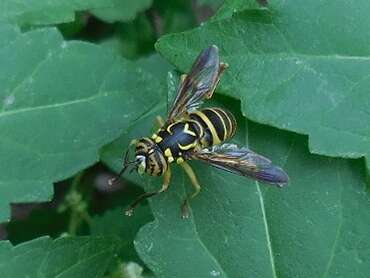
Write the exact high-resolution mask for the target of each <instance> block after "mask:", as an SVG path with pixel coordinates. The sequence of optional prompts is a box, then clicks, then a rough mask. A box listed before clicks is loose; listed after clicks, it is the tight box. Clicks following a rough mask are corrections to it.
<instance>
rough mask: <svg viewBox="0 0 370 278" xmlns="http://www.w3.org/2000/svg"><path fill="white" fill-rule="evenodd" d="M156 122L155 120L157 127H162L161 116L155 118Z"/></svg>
mask: <svg viewBox="0 0 370 278" xmlns="http://www.w3.org/2000/svg"><path fill="white" fill-rule="evenodd" d="M156 120H157V124H158V125H159V128H161V127H162V126H164V120H163V118H162V117H161V116H157V117H156Z"/></svg>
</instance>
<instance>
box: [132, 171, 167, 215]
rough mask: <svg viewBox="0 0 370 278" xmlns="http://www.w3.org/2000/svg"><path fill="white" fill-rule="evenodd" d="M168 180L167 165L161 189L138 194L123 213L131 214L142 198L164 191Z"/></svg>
mask: <svg viewBox="0 0 370 278" xmlns="http://www.w3.org/2000/svg"><path fill="white" fill-rule="evenodd" d="M170 180H171V169H170V167H168V169H167V171H166V172H165V173H164V174H163V184H162V187H161V189H160V190H158V191H153V192H145V193H144V194H142V195H140V196H139V197H138V198H137V199H136V200H135V201H133V202H132V203H131V205H130V206H129V207H128V208H127V209H126V211H125V214H126V215H127V216H132V215H133V213H134V210H135V208H136V207H137V205H138V204H139V203H140V202H141V201H143V200H145V199H147V198H150V197H152V196H154V195H157V194H159V193H162V192H165V191H166V190H167V189H168V187H169V185H170Z"/></svg>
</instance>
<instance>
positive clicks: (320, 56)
mask: <svg viewBox="0 0 370 278" xmlns="http://www.w3.org/2000/svg"><path fill="white" fill-rule="evenodd" d="M184 33H185V32H184ZM176 35H178V34H176ZM168 36H169V37H171V36H172V35H168ZM281 36H283V35H281ZM165 37H166V36H164V38H165ZM282 38H283V39H284V38H285V37H284V36H283V37H282ZM160 41H161V39H159V42H160ZM166 48H168V49H172V50H175V51H176V52H178V51H179V48H180V49H183V50H184V51H183V52H187V53H193V54H194V57H196V56H197V55H198V54H199V51H198V50H195V49H191V48H181V47H175V46H173V45H171V44H168V45H166ZM157 50H158V51H161V49H158V48H157ZM242 55H246V56H248V57H260V56H263V57H276V58H287V59H294V58H300V57H302V58H310V59H312V58H315V59H329V60H330V59H333V60H362V61H370V56H356V55H340V54H335V53H331V54H318V53H312V54H309V53H300V52H298V51H296V50H294V49H292V50H291V51H290V52H289V51H286V52H272V53H270V52H262V51H261V52H260V53H255V52H250V51H249V50H248V53H247V54H246V53H235V52H233V53H225V55H222V56H225V57H232V58H234V57H235V58H238V59H240V56H242ZM293 55H294V56H293Z"/></svg>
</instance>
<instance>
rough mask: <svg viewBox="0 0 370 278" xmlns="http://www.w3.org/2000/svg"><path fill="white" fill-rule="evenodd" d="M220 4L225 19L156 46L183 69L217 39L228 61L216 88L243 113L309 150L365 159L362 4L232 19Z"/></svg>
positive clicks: (272, 7) (368, 145) (368, 138)
mask: <svg viewBox="0 0 370 278" xmlns="http://www.w3.org/2000/svg"><path fill="white" fill-rule="evenodd" d="M269 2H270V1H269ZM230 3H232V4H233V6H232V7H238V6H241V7H239V8H240V9H241V10H243V8H245V7H248V5H246V6H245V5H243V3H242V1H235V0H234V1H229V2H228V3H226V4H225V5H231V4H230ZM223 9H224V11H226V13H225V15H226V16H225V15H224V16H225V17H226V18H224V17H223V16H220V19H219V20H214V21H211V22H209V23H208V24H204V25H203V26H200V27H198V28H196V29H194V30H191V31H188V32H184V33H179V34H174V35H169V36H165V37H163V38H162V39H160V40H159V42H158V44H157V48H158V49H159V51H160V52H161V53H162V54H163V55H164V56H165V57H166V58H168V59H169V60H170V61H171V62H172V63H174V64H175V65H176V66H177V67H178V68H179V69H180V70H181V71H186V70H187V69H188V68H189V66H190V63H191V62H192V61H193V59H194V58H195V57H196V55H197V54H198V53H199V51H200V50H201V49H203V48H205V47H206V46H208V45H210V44H217V45H218V46H219V48H220V50H221V56H222V60H224V61H226V62H228V63H229V65H230V68H229V69H228V71H227V73H226V74H225V76H224V78H223V81H222V88H221V91H222V92H223V93H225V94H228V95H231V96H233V97H236V98H238V99H240V100H241V102H242V111H243V113H244V114H245V115H246V116H248V118H250V119H253V120H255V121H257V122H260V123H266V124H269V125H273V126H276V127H279V128H282V129H286V130H292V131H295V132H298V133H302V134H307V135H309V147H310V150H311V151H312V152H314V153H319V154H325V155H330V156H341V157H352V158H357V157H361V156H367V157H368V156H369V155H370V151H369V150H370V129H369V125H368V123H369V122H370V113H369V111H370V102H369V99H370V98H369V89H368V88H369V85H370V84H369V78H368V76H369V74H370V59H369V54H370V44H369V43H368V42H369V40H370V29H369V28H368V25H369V17H368V10H369V9H370V2H369V1H345V0H340V1H318V0H315V1H309V2H307V1H293V0H288V1H271V3H270V4H269V10H266V9H264V10H257V9H247V10H245V11H243V12H240V13H236V14H234V15H233V16H232V17H229V16H230V15H231V14H230V12H231V11H233V10H232V9H230V8H227V6H226V7H224V8H223ZM235 11H236V10H235ZM220 12H221V11H220ZM222 18H224V19H222ZM334 142H335V143H334ZM367 161H369V160H367ZM368 164H370V163H368ZM369 167H370V165H369Z"/></svg>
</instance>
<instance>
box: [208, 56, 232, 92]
mask: <svg viewBox="0 0 370 278" xmlns="http://www.w3.org/2000/svg"><path fill="white" fill-rule="evenodd" d="M228 67H229V64H227V63H220V69H219V71H218V74H217V79H216V82H215V84H214V85H213V87H212V88H211V89H210V90H209V92H208V93H207V98H208V99H210V98H211V97H212V95H213V92H214V91H215V89H216V87H217V85H218V82H220V78H221V75H222V73H223V72H224V71H225V69H227V68H228Z"/></svg>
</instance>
